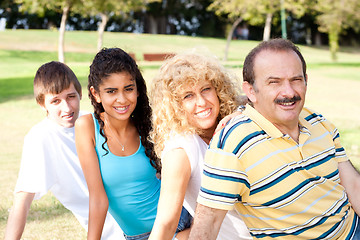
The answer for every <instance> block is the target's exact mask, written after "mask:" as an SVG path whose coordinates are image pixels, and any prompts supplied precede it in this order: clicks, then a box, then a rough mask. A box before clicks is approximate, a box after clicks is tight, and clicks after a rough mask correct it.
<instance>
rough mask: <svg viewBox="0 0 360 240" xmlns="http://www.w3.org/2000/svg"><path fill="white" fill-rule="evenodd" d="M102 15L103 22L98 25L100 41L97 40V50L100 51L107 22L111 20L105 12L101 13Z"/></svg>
mask: <svg viewBox="0 0 360 240" xmlns="http://www.w3.org/2000/svg"><path fill="white" fill-rule="evenodd" d="M100 16H101V23H100V25H99V27H98V42H97V50H98V51H100V50H101V48H102V46H103V39H104V31H105V27H106V24H107V22H108V20H109V17H108V16H107V15H106V14H105V13H100Z"/></svg>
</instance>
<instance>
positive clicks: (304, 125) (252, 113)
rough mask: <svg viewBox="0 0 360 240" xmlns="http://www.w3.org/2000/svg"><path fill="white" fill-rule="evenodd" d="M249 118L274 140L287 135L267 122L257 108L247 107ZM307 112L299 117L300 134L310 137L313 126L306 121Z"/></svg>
mask: <svg viewBox="0 0 360 240" xmlns="http://www.w3.org/2000/svg"><path fill="white" fill-rule="evenodd" d="M243 113H244V114H245V115H246V116H248V117H249V118H250V119H251V120H252V121H254V122H255V123H256V124H257V125H258V126H259V127H260V128H261V129H263V130H264V131H265V132H266V133H267V134H268V135H269V136H270V137H272V138H281V137H283V136H284V135H286V134H283V133H282V132H281V131H280V130H279V129H278V128H277V127H275V125H274V124H272V123H271V122H270V121H269V120H267V119H266V118H265V117H264V116H263V115H261V114H260V113H259V112H258V111H257V110H256V109H255V108H253V107H252V106H250V105H249V104H247V105H246V109H245V110H244V112H243ZM306 116H307V115H306V112H305V111H301V113H300V116H299V129H300V134H301V133H305V134H307V135H310V129H311V124H310V123H309V122H308V121H306V120H305V117H306Z"/></svg>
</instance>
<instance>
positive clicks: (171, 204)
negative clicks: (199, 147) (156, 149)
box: [149, 148, 191, 240]
mask: <svg viewBox="0 0 360 240" xmlns="http://www.w3.org/2000/svg"><path fill="white" fill-rule="evenodd" d="M190 175H191V166H190V162H189V159H188V156H187V155H186V153H185V151H184V150H183V149H180V148H179V149H173V150H171V151H169V152H168V153H167V154H165V156H164V157H163V159H162V170H161V191H160V199H159V204H158V210H157V215H156V219H155V223H154V227H153V229H152V231H151V235H150V238H149V239H150V240H151V239H153V240H160V239H170V240H171V239H172V237H173V236H174V234H175V231H176V228H177V226H178V222H179V219H180V214H181V209H182V206H183V202H184V198H185V192H186V188H187V185H188V182H189V179H190Z"/></svg>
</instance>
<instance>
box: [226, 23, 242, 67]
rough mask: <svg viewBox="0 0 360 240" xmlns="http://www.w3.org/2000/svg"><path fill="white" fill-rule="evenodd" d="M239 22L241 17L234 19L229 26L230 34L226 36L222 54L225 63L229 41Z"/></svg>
mask: <svg viewBox="0 0 360 240" xmlns="http://www.w3.org/2000/svg"><path fill="white" fill-rule="evenodd" d="M241 21H242V17H239V18H238V19H236V21H235V22H234V23H233V24H232V26H231V29H230V32H229V33H228V35H227V40H226V47H225V54H224V61H227V58H228V52H229V47H230V42H231V39H232V37H233V34H234V31H235V29H236V27H237V25H239V23H240V22H241Z"/></svg>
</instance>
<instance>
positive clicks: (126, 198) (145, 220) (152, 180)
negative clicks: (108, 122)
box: [93, 115, 160, 236]
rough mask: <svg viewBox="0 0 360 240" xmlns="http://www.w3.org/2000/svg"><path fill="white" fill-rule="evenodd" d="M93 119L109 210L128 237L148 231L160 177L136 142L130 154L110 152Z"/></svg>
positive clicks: (154, 211) (153, 218)
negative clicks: (103, 146) (134, 150)
mask: <svg viewBox="0 0 360 240" xmlns="http://www.w3.org/2000/svg"><path fill="white" fill-rule="evenodd" d="M93 119H94V125H95V141H96V153H97V155H98V159H99V165H100V172H101V177H102V180H103V183H104V188H105V191H106V194H107V197H108V199H109V212H110V213H111V215H112V216H113V217H114V218H115V220H116V221H117V223H118V224H119V226H120V227H121V229H122V230H123V231H124V233H125V234H126V235H128V236H133V235H139V234H142V233H147V232H150V231H151V229H152V227H153V224H154V221H155V217H156V212H157V205H158V201H159V196H160V180H159V179H158V178H157V177H156V170H155V169H154V168H153V167H152V166H151V164H150V160H149V158H148V157H147V156H146V155H145V148H144V146H143V145H142V144H141V142H140V146H139V149H138V150H137V151H136V153H134V154H133V155H130V156H126V157H119V156H116V155H114V154H112V153H111V152H110V150H109V148H108V146H107V144H105V148H106V149H107V150H108V151H109V152H108V154H106V155H104V154H105V153H106V151H105V150H104V149H103V148H102V146H101V145H102V144H103V143H104V141H105V138H104V137H103V136H101V134H100V126H99V123H98V121H97V120H96V119H95V117H94V115H93Z"/></svg>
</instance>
